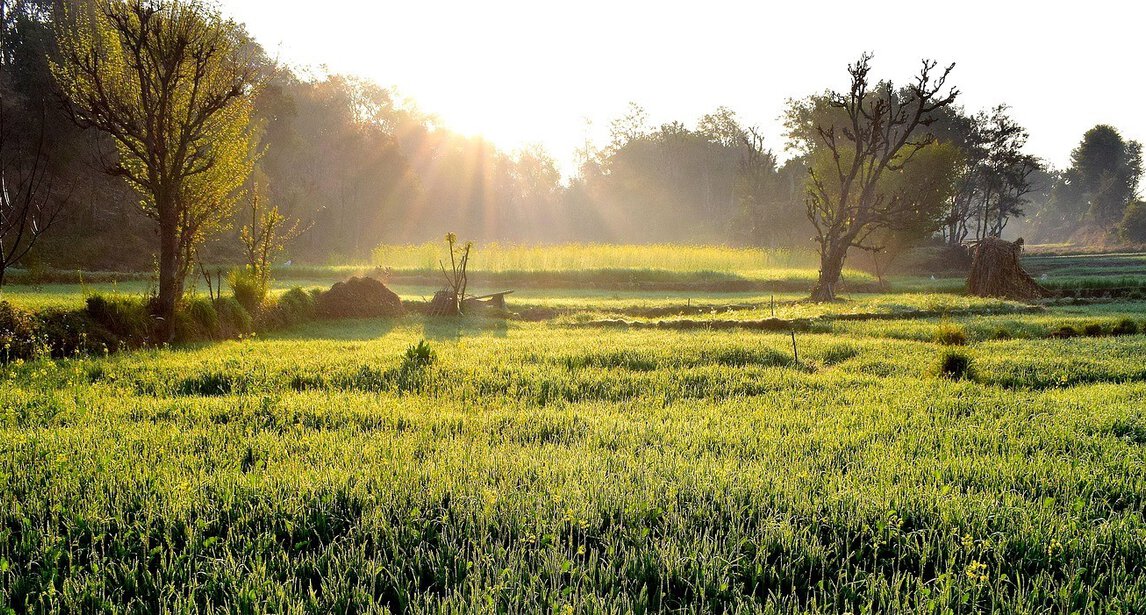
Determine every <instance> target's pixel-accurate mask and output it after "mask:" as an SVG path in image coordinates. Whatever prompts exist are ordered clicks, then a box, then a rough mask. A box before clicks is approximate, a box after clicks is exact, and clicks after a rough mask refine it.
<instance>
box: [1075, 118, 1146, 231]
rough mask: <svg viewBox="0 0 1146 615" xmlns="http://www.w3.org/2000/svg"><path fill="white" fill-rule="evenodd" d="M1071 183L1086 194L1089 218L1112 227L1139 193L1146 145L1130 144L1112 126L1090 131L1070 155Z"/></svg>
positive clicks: (1086, 212)
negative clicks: (1143, 151) (1143, 153)
mask: <svg viewBox="0 0 1146 615" xmlns="http://www.w3.org/2000/svg"><path fill="white" fill-rule="evenodd" d="M1070 160H1071V168H1070V170H1069V171H1068V172H1067V174H1068V179H1067V181H1070V182H1071V183H1075V182H1077V189H1078V190H1079V191H1080V192H1082V193H1083V194H1084V195H1085V206H1086V211H1085V216H1086V217H1087V218H1088V219H1089V220H1091V221H1093V222H1095V223H1096V224H1098V225H1100V226H1102V227H1104V228H1110V227H1111V226H1112V225H1113V224H1114V223H1116V222H1118V221H1119V220H1120V219H1121V218H1122V215H1123V211H1124V210H1125V209H1126V206H1127V205H1128V204H1129V203H1130V202H1131V201H1133V200H1134V198H1135V196H1136V194H1137V192H1138V182H1139V180H1140V179H1141V178H1142V145H1141V144H1140V143H1138V142H1137V141H1126V140H1125V139H1123V138H1122V135H1121V134H1119V133H1118V131H1117V130H1115V129H1114V128H1113V127H1112V126H1108V125H1105V124H1101V125H1098V126H1095V127H1094V128H1091V129H1090V130H1088V131H1086V134H1085V135H1083V137H1082V142H1081V143H1080V144H1079V145H1078V147H1077V148H1075V150H1074V151H1073V152H1071V155H1070Z"/></svg>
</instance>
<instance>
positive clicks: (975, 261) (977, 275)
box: [967, 237, 1050, 301]
mask: <svg viewBox="0 0 1146 615" xmlns="http://www.w3.org/2000/svg"><path fill="white" fill-rule="evenodd" d="M971 252H972V259H971V277H969V278H968V279H967V288H968V289H969V290H970V291H971V294H972V295H976V296H979V297H998V298H1003V299H1013V300H1015V301H1032V300H1034V299H1041V298H1043V297H1047V296H1049V295H1050V292H1049V291H1047V289H1045V288H1043V287H1042V286H1040V285H1039V283H1038V282H1035V280H1034V278H1032V277H1031V276H1030V275H1029V274H1028V273H1027V272H1026V271H1023V267H1022V265H1020V264H1019V255H1020V254H1022V252H1023V240H1022V238H1020V239H1018V240H1017V241H1015V242H1014V243H1011V242H1009V241H1004V240H1002V239H999V238H997V237H989V238H987V239H984V240H982V241H979V242H977V243H975V244H974V246H973V247H972V249H971Z"/></svg>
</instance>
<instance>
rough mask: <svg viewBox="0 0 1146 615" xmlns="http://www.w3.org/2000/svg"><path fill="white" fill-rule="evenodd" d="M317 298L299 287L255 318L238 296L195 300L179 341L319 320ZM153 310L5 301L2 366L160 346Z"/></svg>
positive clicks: (141, 303)
mask: <svg viewBox="0 0 1146 615" xmlns="http://www.w3.org/2000/svg"><path fill="white" fill-rule="evenodd" d="M316 294H317V293H316ZM316 294H311V293H308V292H306V291H304V290H302V289H301V288H294V289H291V290H289V291H287V292H286V293H285V294H284V295H282V296H281V297H279V298H278V299H277V300H274V301H272V302H266V303H264V304H263V305H261V306H258V307H257V308H256V309H255V310H254V312H255V313H254V314H252V313H251V312H252V311H251V310H248V309H247V308H245V307H243V305H242V304H240V303H239V302H238V301H237V300H235V298H234V297H221V298H219V299H214V300H212V299H207V298H205V297H193V298H190V299H187V300H185V301H184V303H183V305H182V307H181V309H180V310H179V311H178V315H177V316H176V322H175V341H176V342H180V343H187V342H199V341H211V340H223V339H234V338H237V337H241V336H243V335H246V334H250V333H253V332H255V331H267V330H272V329H278V328H282V327H287V326H291V325H295V324H299V323H302V322H305V321H307V320H310V319H312V318H314V315H315V307H314V306H315V296H316ZM151 308H152V306H151V304H150V302H149V301H147V300H142V299H133V298H122V297H116V298H109V297H103V296H100V295H96V296H93V297H89V298H88V300H87V303H86V305H85V306H84V307H83V309H78V310H62V309H48V310H43V311H39V312H35V313H33V312H29V311H27V310H23V309H20V308H18V307H16V306H13V305H12V304H10V303H8V302H4V301H0V364H2V363H8V362H11V361H15V360H29V359H35V358H41V357H54V358H61V357H70V356H77V355H83V354H102V353H109V352H115V351H119V350H127V349H133V348H143V347H146V346H154V345H157V344H158V343H159V336H158V330H159V327H158V325H159V321H158V320H157V319H156V318H155V317H154V316H152V314H153V310H152V309H151Z"/></svg>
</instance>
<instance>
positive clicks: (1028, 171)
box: [941, 105, 1042, 244]
mask: <svg viewBox="0 0 1146 615" xmlns="http://www.w3.org/2000/svg"><path fill="white" fill-rule="evenodd" d="M960 128H961V129H962V130H963V131H964V132H963V134H961V135H959V136H958V137H956V140H957V142H959V143H961V149H962V151H963V161H964V164H963V165H962V172H961V173H960V177H959V180H958V182H957V188H956V191H955V194H954V195H953V197H952V199H951V206H950V209H949V210H948V212H947V215H946V217H945V219H944V221H943V226H942V228H941V231H942V235H943V237H944V239H945V240H946V241H947V242H948V243H951V244H960V243H962V242H964V241H966V240H967V238H968V237H971V238H973V239H975V240H982V239H985V238H987V237H998V236H999V235H1001V234H1002V232H1003V229H1004V228H1006V226H1007V223H1008V222H1010V220H1011V219H1013V218H1015V217H1018V216H1022V215H1023V208H1024V206H1025V205H1026V203H1027V195H1028V194H1029V193H1030V192H1031V191H1032V190H1033V189H1034V188H1035V185H1034V183H1033V181H1032V178H1033V177H1034V176H1035V175H1036V174H1037V173H1038V172H1039V171H1041V170H1042V164H1041V163H1040V162H1039V161H1038V160H1037V159H1036V158H1035V157H1033V156H1030V155H1027V154H1024V153H1023V148H1024V147H1025V146H1026V143H1027V138H1028V134H1027V131H1026V129H1024V128H1023V127H1022V126H1020V125H1019V124H1018V123H1017V122H1015V121H1014V120H1013V119H1012V118H1011V117H1010V115H1009V114H1008V113H1007V107H1006V106H1005V105H999V106H997V107H995V108H993V109H991V110H990V111H983V112H980V113H977V114H975V115H974V116H971V117H970V118H967V121H966V122H964V123H962V124H961V125H960Z"/></svg>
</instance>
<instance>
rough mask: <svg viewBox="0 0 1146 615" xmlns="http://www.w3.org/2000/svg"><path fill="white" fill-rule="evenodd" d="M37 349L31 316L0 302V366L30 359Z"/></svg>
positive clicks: (4, 302)
mask: <svg viewBox="0 0 1146 615" xmlns="http://www.w3.org/2000/svg"><path fill="white" fill-rule="evenodd" d="M39 347H40V345H39V343H38V340H37V339H36V328H35V323H34V321H33V320H32V315H31V314H29V313H28V312H26V311H24V310H22V309H20V308H18V307H16V306H14V305H12V304H11V303H8V302H7V301H0V364H3V363H8V362H11V361H15V360H16V359H30V358H32V357H33V356H35V355H36V353H37V352H38V350H39Z"/></svg>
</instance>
